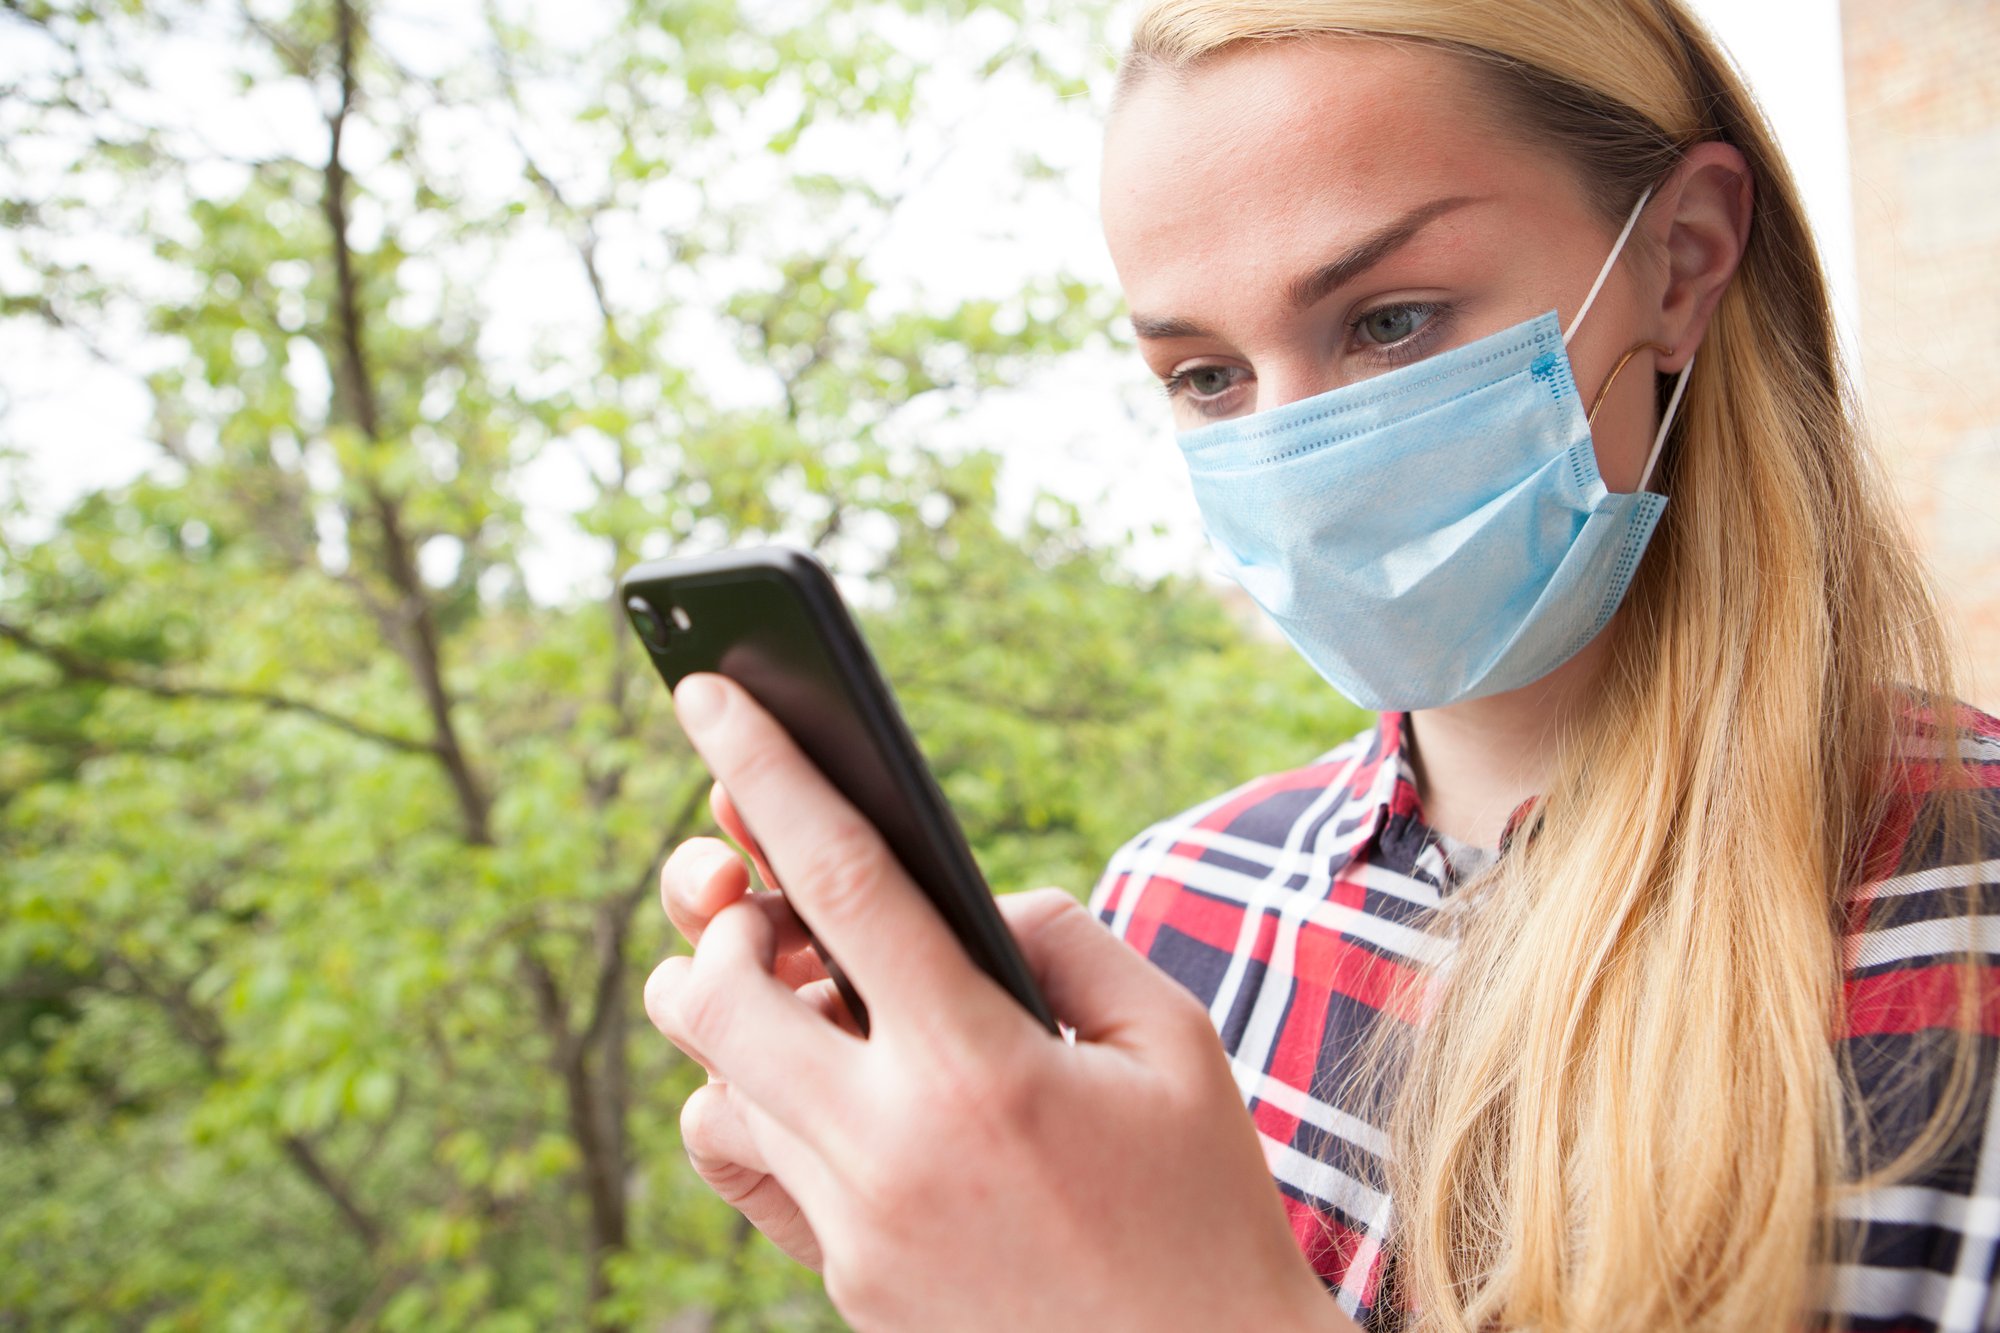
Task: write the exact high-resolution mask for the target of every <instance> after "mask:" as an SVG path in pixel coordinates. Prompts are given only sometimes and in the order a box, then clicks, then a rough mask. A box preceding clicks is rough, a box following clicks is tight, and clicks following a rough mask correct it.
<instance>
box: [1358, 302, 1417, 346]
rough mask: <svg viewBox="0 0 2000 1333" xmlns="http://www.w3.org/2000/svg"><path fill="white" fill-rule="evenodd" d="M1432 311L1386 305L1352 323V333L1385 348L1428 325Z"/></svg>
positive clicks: (1407, 306)
mask: <svg viewBox="0 0 2000 1333" xmlns="http://www.w3.org/2000/svg"><path fill="white" fill-rule="evenodd" d="M1434 310H1435V308H1434V307H1432V306H1426V305H1386V306H1383V307H1382V308H1381V309H1380V310H1371V311H1369V312H1368V313H1367V314H1365V315H1363V316H1362V317H1361V318H1360V319H1357V320H1356V321H1354V331H1355V332H1356V333H1358V334H1359V335H1360V336H1361V338H1362V340H1363V341H1364V342H1371V343H1374V344H1375V345H1376V346H1378V347H1386V346H1388V345H1389V344H1390V343H1399V342H1401V341H1403V339H1405V338H1407V337H1409V336H1410V335H1411V334H1413V333H1415V332H1416V331H1417V330H1418V329H1421V328H1422V327H1423V326H1424V325H1425V324H1427V323H1429V322H1430V317H1431V315H1432V314H1433V313H1434Z"/></svg>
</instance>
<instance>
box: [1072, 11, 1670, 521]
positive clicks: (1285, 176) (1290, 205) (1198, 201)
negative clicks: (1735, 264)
mask: <svg viewBox="0 0 2000 1333" xmlns="http://www.w3.org/2000/svg"><path fill="white" fill-rule="evenodd" d="M1491 102H1492V98H1491V95H1490V93H1488V92H1487V91H1486V90H1485V89H1483V88H1482V87H1481V86H1480V85H1479V83H1478V82H1477V80H1476V78H1475V76H1474V75H1473V74H1472V73H1471V72H1470V71H1469V69H1468V67H1467V66H1466V65H1465V64H1464V63H1463V62H1462V60H1461V59H1460V58H1456V57H1453V56H1451V55H1448V54H1446V53H1444V52H1441V51H1436V50H1431V49H1427V48H1424V47H1420V46H1414V45H1407V44H1402V43H1391V42H1386V41H1374V40H1368V39H1361V38H1324V39H1313V40H1298V41H1283V42H1273V43H1266V44H1255V45H1246V46H1244V47H1241V48H1237V49H1234V50H1226V51H1224V52H1222V53H1220V54H1219V55H1216V56H1214V57H1211V58H1210V59H1208V60H1205V61H1202V62H1199V63H1198V64H1197V65H1196V66H1195V67H1194V68H1193V69H1191V70H1189V71H1187V72H1186V73H1185V74H1183V75H1180V76H1174V75H1168V74H1160V73H1155V74H1153V75H1150V76H1148V77H1146V78H1144V79H1142V80H1141V81H1140V82H1139V83H1138V84H1137V85H1136V86H1134V87H1132V88H1130V89H1128V90H1127V94H1126V96H1125V98H1124V99H1123V101H1122V102H1121V104H1120V106H1119V108H1118V111H1117V114H1116V115H1115V116H1114V117H1113V118H1112V123H1111V126H1110V129H1109V131H1108V136H1107V139H1106V147H1105V166H1104V197H1103V214H1104V228H1105V233H1106V237H1107V240H1108V242H1109V245H1110V248H1111V257H1112V260H1113V262H1114V263H1115V264H1116V265H1117V268H1118V275H1119V278H1120V281H1121V282H1122V283H1123V285H1124V288H1125V296H1126V300H1127V304H1128V306H1129V308H1130V310H1131V312H1132V322H1133V326H1134V329H1135V331H1136V333H1137V335H1138V338H1139V346H1140V349H1141V351H1142V352H1143V354H1144V356H1145V358H1146V362H1147V364H1148V365H1149V366H1150V367H1151V368H1152V370H1153V372H1154V373H1155V374H1156V375H1158V376H1159V378H1160V380H1161V382H1162V383H1163V384H1165V385H1166V386H1167V389H1168V393H1169V395H1170V397H1171V399H1172V402H1173V412H1174V419H1175V423H1176V425H1177V426H1179V427H1180V428H1181V429H1191V428H1194V427H1198V426H1201V425H1205V424H1207V423H1209V422H1212V421H1218V420H1222V419H1224V418H1227V417H1235V416H1242V415H1245V414H1247V413H1251V412H1262V411H1267V410H1269V409H1271V408H1274V407H1278V406H1280V405H1281V404H1284V403H1288V402H1292V401H1295V400H1297V399H1300V398H1306V397H1310V396H1312V395H1314V394H1318V393H1322V392H1324V391H1326V390H1328V389H1332V388H1335V387H1338V386H1340V385H1344V384H1351V383H1353V382H1355V381H1357V380H1362V379H1366V378H1368V377H1369V376H1371V375H1379V374H1381V373H1383V372H1384V371H1387V370H1391V369H1394V368H1396V367H1398V366H1402V365H1407V364H1409V363H1410V362H1413V361H1418V360H1421V359H1422V358H1424V357H1427V356H1432V355H1435V354H1436V353H1438V352H1441V351H1444V350H1445V349H1447V348H1451V347H1457V346H1459V345H1461V344H1464V343H1468V342H1471V341H1473V340H1475V339H1477V338H1480V337H1483V336H1485V335H1487V334H1490V333H1496V332H1498V331H1500V330H1501V329H1504V328H1507V327H1509V326H1511V325H1514V324H1518V323H1520V322H1521V321H1523V320H1525V319H1529V318H1532V317H1533V316H1535V315H1538V314H1541V313H1542V312H1544V311H1547V310H1551V309H1553V310H1556V311H1558V312H1559V313H1560V315H1561V317H1562V320H1563V323H1564V325H1565V327H1567V325H1568V322H1569V321H1570V320H1571V319H1572V318H1574V316H1575V314H1576V311H1577V309H1578V308H1579V307H1580V306H1581V305H1582V303H1583V298H1584V295H1585V294H1586V293H1587V292H1588V291H1589V289H1590V284H1591V281H1592V279H1593V278H1595V277H1596V275H1597V271H1598V269H1599V267H1600V266H1601V265H1602V264H1603V262H1604V259H1605V257H1606V255H1608V254H1609V253H1610V250H1611V247H1612V244H1613V242H1614V241H1615V240H1616V237H1617V229H1616V227H1615V226H1612V225H1610V224H1608V223H1607V222H1606V220H1605V219H1604V218H1603V216H1602V215H1600V214H1599V213H1598V212H1597V211H1596V210H1595V209H1593V208H1592V207H1591V206H1590V204H1589V202H1588V201H1587V200H1586V198H1585V196H1584V193H1583V189H1582V185H1581V183H1580V181H1579V180H1578V179H1577V177H1576V175H1575V173H1574V171H1573V169H1572V168H1571V167H1570V166H1569V165H1568V164H1567V162H1566V161H1565V160H1564V159H1562V158H1560V157H1558V156H1557V155H1555V154H1554V153H1553V152H1550V151H1546V150H1542V149H1538V148H1535V147H1533V146H1531V145H1529V144H1527V143H1525V142H1522V138H1521V136H1520V135H1519V134H1518V133H1510V132H1508V130H1507V129H1506V128H1504V127H1503V126H1501V125H1500V124H1498V123H1497V117H1496V116H1495V115H1494V114H1493V112H1492V111H1491V110H1490V106H1491ZM1649 253H1651V252H1650V251H1649V250H1648V249H1647V248H1645V247H1643V246H1634V245H1628V246H1627V247H1626V250H1625V252H1624V254H1623V255H1621V256H1620V258H1619V262H1618V265H1617V267H1616V268H1615V269H1614V270H1613V273H1612V275H1611V278H1610V280H1609V281H1608V282H1607V283H1606V284H1605V288H1604V290H1603V292H1602V293H1600V294H1599V296H1598V298H1597V301H1596V303H1595V304H1594V305H1592V307H1591V310H1590V316H1589V318H1588V319H1587V320H1586V321H1585V322H1584V325H1583V327H1582V328H1581V329H1580V330H1578V332H1577V335H1576V338H1575V340H1574V341H1573V342H1572V343H1571V345H1570V359H1571V361H1572V363H1573V365H1574V366H1575V369H1576V378H1577V384H1578V388H1579V391H1580V392H1581V393H1582V394H1583V395H1584V398H1585V401H1586V402H1588V401H1589V400H1590V399H1591V398H1593V397H1594V396H1595V395H1596V393H1597V390H1598V386H1599V385H1601V384H1602V383H1603V382H1604V379H1605V377H1606V376H1607V375H1608V374H1609V373H1610V371H1611V368H1612V366H1613V365H1614V364H1615V363H1616V362H1617V361H1618V359H1619V358H1620V357H1621V356H1622V355H1624V353H1625V351H1626V350H1627V349H1628V348H1630V347H1632V346H1633V345H1634V344H1636V343H1641V342H1646V341H1650V340H1658V337H1659V327H1658V326H1659V324H1660V318H1659V312H1660V304H1659V301H1660V295H1661V292H1662V290H1663V289H1664V287H1665V285H1666V282H1667V266H1666V264H1665V263H1664V262H1663V261H1662V262H1658V263H1649V261H1648V258H1647V256H1648V255H1649ZM1649 298H1650V299H1649ZM1648 311H1650V312H1651V316H1650V317H1648V314H1647V312H1648ZM1677 367H1678V362H1676V363H1674V366H1673V367H1672V368H1677ZM1649 368H1652V369H1657V368H1659V366H1658V362H1657V361H1656V359H1655V358H1654V356H1653V355H1652V354H1651V353H1642V354H1641V355H1640V356H1639V357H1637V358H1635V359H1634V361H1633V364H1632V365H1631V367H1629V368H1628V369H1627V371H1626V373H1624V374H1623V375H1620V376H1619V377H1618V380H1617V382H1616V383H1615V385H1614V387H1613V389H1612V392H1611V394H1610V396H1609V397H1608V398H1607V399H1606V400H1605V403H1604V407H1603V410H1602V411H1601V412H1600V414H1599V417H1598V420H1597V425H1596V428H1595V430H1594V432H1593V435H1594V438H1595V439H1596V444H1597V451H1598V466H1599V470H1600V471H1601V472H1602V473H1603V475H1604V479H1605V482H1606V484H1607V485H1608V486H1610V488H1611V489H1613V490H1631V489H1634V488H1636V486H1637V484H1638V479H1639V473H1640V471H1641V469H1642V467H1643V463H1644V459H1645V456H1646V453H1647V451H1648V448H1649V446H1650V445H1651V443H1652V424H1653V422H1654V419H1655V418H1654V401H1653V395H1652V381H1653V376H1652V375H1651V374H1648V373H1646V371H1647V369H1649Z"/></svg>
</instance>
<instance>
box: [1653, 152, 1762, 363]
mask: <svg viewBox="0 0 2000 1333" xmlns="http://www.w3.org/2000/svg"><path fill="white" fill-rule="evenodd" d="M1754 189H1755V186H1754V184H1753V183H1752V181H1751V179H1750V164H1749V163H1748V162H1746V161H1744V159H1743V154H1742V153H1741V152H1739V151H1738V150H1737V149H1736V147H1735V146H1734V145H1732V144H1726V143H1701V144H1696V145H1695V146H1694V147H1693V148H1690V149H1689V150H1688V151H1687V154H1686V156H1685V157H1683V158H1682V159H1681V164H1680V165H1679V166H1678V167H1676V168H1675V169H1674V174H1673V175H1672V176H1670V177H1668V178H1667V181H1666V184H1664V185H1663V186H1662V187H1661V188H1660V200H1659V204H1658V205H1657V207H1658V208H1659V210H1660V212H1659V214H1658V217H1659V219H1660V220H1659V221H1656V222H1655V223H1654V224H1653V228H1652V230H1653V231H1654V236H1655V238H1656V239H1657V240H1658V241H1659V242H1660V249H1661V250H1662V251H1663V252H1664V253H1665V255H1666V257H1667V274H1666V278H1667V282H1666V287H1665V289H1664V290H1663V291H1662V293H1661V296H1660V307H1659V310H1658V312H1657V315H1656V318H1657V319H1658V321H1659V327H1658V334H1659V337H1658V341H1660V342H1662V343H1665V344H1666V345H1667V346H1668V347H1671V348H1673V349H1674V350H1673V354H1672V355H1671V356H1663V357H1661V358H1660V359H1659V361H1658V362H1656V363H1655V366H1656V368H1657V369H1658V370H1660V371H1663V372H1665V373H1667V374H1672V373H1674V372H1676V371H1678V370H1680V368H1681V367H1683V366H1685V365H1686V364H1687V363H1688V359H1689V358H1690V357H1692V356H1693V355H1694V352H1695V348H1696V347H1698V346H1700V344H1701V340H1702V338H1703V337H1704V336H1705V335H1706V334H1707V333H1708V321H1709V319H1710V317H1711V316H1713V315H1714V314H1715V307H1716V304H1717V303H1718V302H1720V301H1721V300H1722V293H1723V290H1724V289H1725V288H1727V287H1728V286H1729V280H1730V278H1731V277H1733V276H1735V273H1736V266H1737V264H1739V263H1741V262H1742V260H1743V248H1744V246H1745V245H1747V244H1748V243H1749V239H1750V210H1751V199H1752V191H1753V190H1754ZM1661 230H1664V233H1665V234H1664V235H1661Z"/></svg>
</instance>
